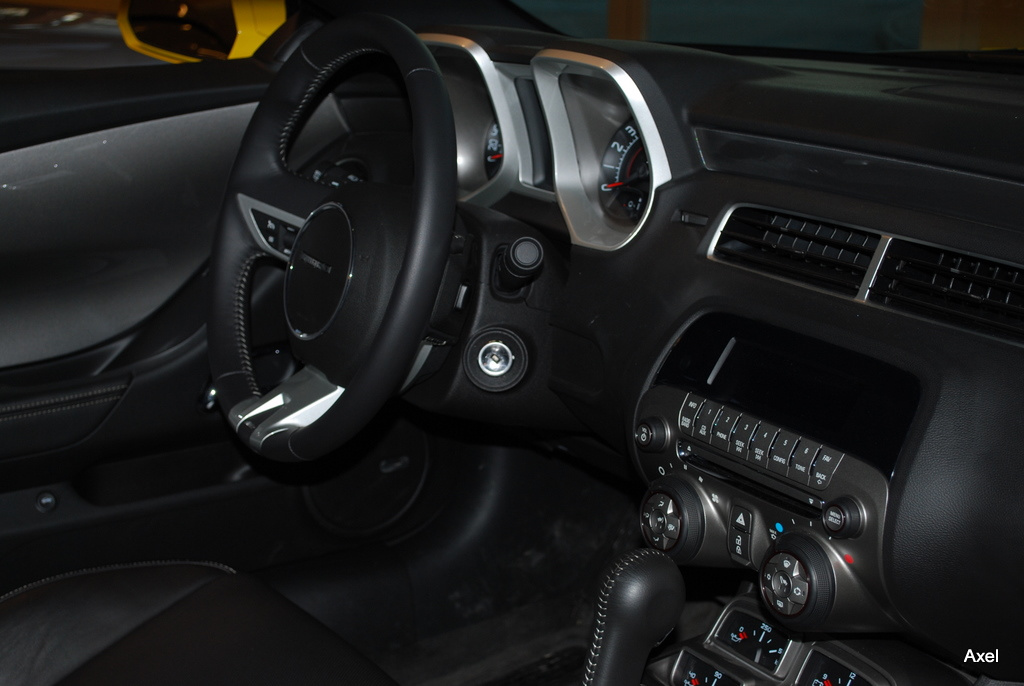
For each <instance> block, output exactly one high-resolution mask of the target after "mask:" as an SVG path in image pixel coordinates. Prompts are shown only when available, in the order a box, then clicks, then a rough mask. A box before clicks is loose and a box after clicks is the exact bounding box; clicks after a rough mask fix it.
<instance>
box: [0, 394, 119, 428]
mask: <svg viewBox="0 0 1024 686" xmlns="http://www.w3.org/2000/svg"><path fill="white" fill-rule="evenodd" d="M113 402H117V396H113V397H109V398H100V399H98V400H89V401H87V402H84V403H74V404H71V405H61V406H60V407H50V408H47V409H44V410H35V411H33V412H19V413H18V414H12V415H8V416H6V417H0V422H13V421H17V420H19V419H29V418H30V417H41V416H43V415H47V414H57V413H58V412H66V411H68V410H77V409H79V408H82V407H92V406H93V405H106V404H107V403H113Z"/></svg>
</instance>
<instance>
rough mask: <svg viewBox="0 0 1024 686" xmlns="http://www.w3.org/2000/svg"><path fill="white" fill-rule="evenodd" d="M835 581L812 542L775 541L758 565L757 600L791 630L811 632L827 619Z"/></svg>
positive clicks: (802, 539)
mask: <svg viewBox="0 0 1024 686" xmlns="http://www.w3.org/2000/svg"><path fill="white" fill-rule="evenodd" d="M835 595H836V581H835V574H834V573H833V571H832V565H831V564H830V563H829V560H828V556H827V555H826V554H825V551H824V550H822V549H821V546H819V545H818V544H817V543H816V542H814V541H813V540H811V539H809V538H807V537H805V536H800V535H794V534H790V535H787V536H783V537H781V538H779V540H778V541H776V542H775V547H774V548H773V549H772V550H771V551H770V552H769V553H768V555H767V557H766V558H765V561H764V563H763V564H762V565H761V597H762V598H763V600H764V602H765V604H766V605H767V606H768V609H769V610H771V611H772V614H774V615H775V616H777V617H779V618H780V619H783V620H785V622H786V624H787V625H789V626H790V627H792V628H794V629H804V630H807V629H814V628H816V627H818V626H819V625H820V624H821V623H822V622H824V621H825V619H827V618H828V615H829V613H830V612H831V611H832V605H833V603H834V602H835Z"/></svg>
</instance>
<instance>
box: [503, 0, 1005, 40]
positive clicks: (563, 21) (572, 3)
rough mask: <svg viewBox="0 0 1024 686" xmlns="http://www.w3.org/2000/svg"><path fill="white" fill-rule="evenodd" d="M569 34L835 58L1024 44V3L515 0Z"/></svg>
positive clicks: (1001, 0) (995, 0)
mask: <svg viewBox="0 0 1024 686" xmlns="http://www.w3.org/2000/svg"><path fill="white" fill-rule="evenodd" d="M512 1H513V2H514V3H515V4H516V5H518V6H519V7H520V8H522V9H523V10H525V11H527V12H529V13H530V14H532V15H533V16H535V17H537V18H539V19H541V20H542V21H544V22H546V23H547V24H549V25H550V26H551V27H552V28H555V29H557V30H559V31H561V32H563V33H565V34H567V35H570V36H576V37H589V38H595V37H608V38H632V39H646V40H654V41H661V42H666V43H676V44H682V45H721V46H748V47H766V48H793V49H801V50H825V51H836V52H879V51H892V50H900V51H904V50H927V51H937V50H968V51H973V50H993V49H1006V48H1016V47H1020V46H1022V45H1024V2H1022V1H1020V0H512Z"/></svg>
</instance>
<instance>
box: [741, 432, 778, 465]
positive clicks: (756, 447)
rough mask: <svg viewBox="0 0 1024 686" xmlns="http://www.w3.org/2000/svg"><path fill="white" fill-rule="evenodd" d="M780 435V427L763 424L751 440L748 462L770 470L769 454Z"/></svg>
mask: <svg viewBox="0 0 1024 686" xmlns="http://www.w3.org/2000/svg"><path fill="white" fill-rule="evenodd" d="M778 435H779V427H777V426H775V425H773V424H769V423H768V422H761V425H760V426H758V427H757V431H755V432H754V435H753V436H752V437H751V438H750V447H749V448H748V449H747V460H748V461H750V462H753V463H754V464H756V465H760V466H761V467H764V468H765V469H768V453H769V451H771V448H772V443H773V442H774V441H775V437H776V436H778Z"/></svg>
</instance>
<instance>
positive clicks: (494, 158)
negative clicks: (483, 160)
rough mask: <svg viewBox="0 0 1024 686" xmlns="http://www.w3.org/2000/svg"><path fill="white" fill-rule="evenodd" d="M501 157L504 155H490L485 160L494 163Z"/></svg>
mask: <svg viewBox="0 0 1024 686" xmlns="http://www.w3.org/2000/svg"><path fill="white" fill-rule="evenodd" d="M502 157H504V155H491V156H490V157H488V158H487V161H488V162H494V161H495V160H500V159H501V158H502Z"/></svg>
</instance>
